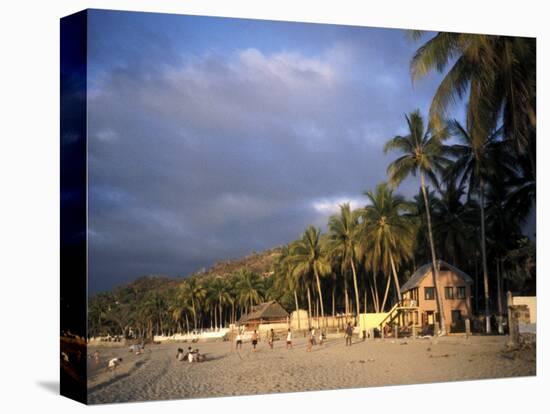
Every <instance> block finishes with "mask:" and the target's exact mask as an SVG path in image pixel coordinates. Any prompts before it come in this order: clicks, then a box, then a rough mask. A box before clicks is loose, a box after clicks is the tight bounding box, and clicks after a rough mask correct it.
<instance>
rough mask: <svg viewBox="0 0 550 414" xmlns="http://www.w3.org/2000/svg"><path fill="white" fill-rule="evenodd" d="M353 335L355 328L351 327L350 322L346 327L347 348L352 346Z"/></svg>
mask: <svg viewBox="0 0 550 414" xmlns="http://www.w3.org/2000/svg"><path fill="white" fill-rule="evenodd" d="M352 335H353V327H352V326H351V323H349V322H348V326H346V332H345V337H346V346H348V345H349V346H351V336H352Z"/></svg>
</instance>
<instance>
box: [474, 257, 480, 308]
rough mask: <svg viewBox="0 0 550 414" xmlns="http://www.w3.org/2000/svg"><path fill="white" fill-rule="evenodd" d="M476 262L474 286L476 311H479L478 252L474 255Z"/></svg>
mask: <svg viewBox="0 0 550 414" xmlns="http://www.w3.org/2000/svg"><path fill="white" fill-rule="evenodd" d="M474 264H475V275H474V277H475V279H474V280H475V286H474V303H475V307H476V313H477V312H479V299H478V298H479V286H478V285H479V277H478V272H477V252H476V253H475V255H474Z"/></svg>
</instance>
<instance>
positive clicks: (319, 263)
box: [291, 226, 330, 325]
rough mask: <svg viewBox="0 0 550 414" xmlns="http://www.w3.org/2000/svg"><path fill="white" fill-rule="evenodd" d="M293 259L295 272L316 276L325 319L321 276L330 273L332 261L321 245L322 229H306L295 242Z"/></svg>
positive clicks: (300, 274)
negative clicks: (330, 261) (329, 260)
mask: <svg viewBox="0 0 550 414" xmlns="http://www.w3.org/2000/svg"><path fill="white" fill-rule="evenodd" d="M291 261H292V265H293V267H294V272H295V273H296V274H297V275H299V276H301V277H307V276H310V275H314V276H315V282H316V284H317V293H318V295H319V302H320V305H321V318H322V319H323V321H325V310H324V306H323V292H322V289H321V280H320V277H321V276H324V275H326V274H328V273H330V263H329V262H328V259H327V257H326V254H325V252H324V249H323V248H322V247H321V231H320V230H318V229H316V228H315V227H313V226H309V227H308V228H307V229H306V231H305V232H304V234H303V235H302V237H301V238H300V239H299V240H297V241H296V242H295V243H294V244H293V247H292V259H291ZM308 293H309V290H308ZM309 301H310V302H311V299H309ZM309 307H310V314H311V304H309ZM325 322H326V321H325ZM325 325H326V323H325Z"/></svg>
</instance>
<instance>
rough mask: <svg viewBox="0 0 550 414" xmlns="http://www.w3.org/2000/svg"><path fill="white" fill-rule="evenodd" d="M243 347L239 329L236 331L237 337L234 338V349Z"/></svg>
mask: <svg viewBox="0 0 550 414" xmlns="http://www.w3.org/2000/svg"><path fill="white" fill-rule="evenodd" d="M242 348H243V336H242V335H241V331H239V332H237V337H236V338H235V349H242Z"/></svg>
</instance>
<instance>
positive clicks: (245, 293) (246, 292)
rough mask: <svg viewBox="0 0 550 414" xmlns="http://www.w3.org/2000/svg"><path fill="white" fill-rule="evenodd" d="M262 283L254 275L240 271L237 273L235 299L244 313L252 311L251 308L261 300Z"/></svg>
mask: <svg viewBox="0 0 550 414" xmlns="http://www.w3.org/2000/svg"><path fill="white" fill-rule="evenodd" d="M263 290H264V286H263V282H262V280H261V278H260V276H258V275H257V274H256V273H253V272H250V271H249V270H246V269H241V270H240V271H239V272H238V273H237V284H236V291H237V298H238V301H239V303H240V305H241V306H243V307H244V308H245V313H248V312H249V311H251V310H252V307H253V306H254V305H256V304H258V303H260V302H261V301H262V300H263Z"/></svg>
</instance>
